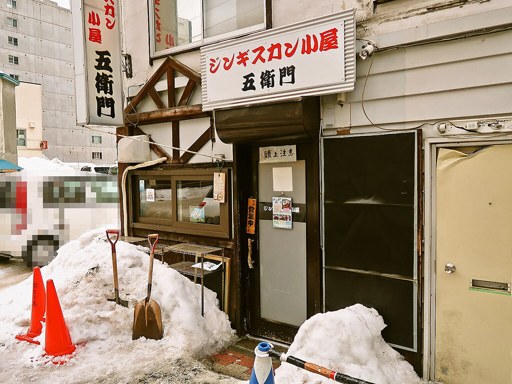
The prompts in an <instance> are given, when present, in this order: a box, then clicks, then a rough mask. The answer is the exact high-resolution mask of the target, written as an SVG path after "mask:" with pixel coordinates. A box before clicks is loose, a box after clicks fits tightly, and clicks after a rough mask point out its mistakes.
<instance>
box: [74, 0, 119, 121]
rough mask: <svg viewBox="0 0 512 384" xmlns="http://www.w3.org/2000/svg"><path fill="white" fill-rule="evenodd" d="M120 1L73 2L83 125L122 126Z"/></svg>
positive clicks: (80, 115) (77, 75) (79, 96)
mask: <svg viewBox="0 0 512 384" xmlns="http://www.w3.org/2000/svg"><path fill="white" fill-rule="evenodd" d="M119 1H120V0H83V2H82V3H81V5H82V7H81V8H80V9H76V8H77V7H79V6H80V2H78V1H72V2H71V3H72V6H73V10H72V13H73V31H74V43H75V81H76V93H77V124H80V125H105V126H121V125H123V98H122V84H121V47H120V35H119V24H120V15H119V7H118V3H119ZM75 15H79V16H78V17H75ZM77 45H78V46H77ZM80 48H82V49H80ZM80 50H81V51H82V52H80Z"/></svg>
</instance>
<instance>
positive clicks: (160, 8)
mask: <svg viewBox="0 0 512 384" xmlns="http://www.w3.org/2000/svg"><path fill="white" fill-rule="evenodd" d="M265 1H266V0H153V11H154V14H153V17H154V30H153V32H154V44H155V46H154V48H155V51H157V52H158V51H162V50H165V49H169V48H173V47H178V46H183V45H186V44H189V43H193V42H198V43H201V42H202V41H203V39H206V38H213V37H216V36H220V35H225V34H230V33H231V35H230V37H231V36H232V35H234V34H236V31H240V33H243V32H242V30H244V29H247V28H251V27H255V26H261V28H263V26H264V23H265Z"/></svg>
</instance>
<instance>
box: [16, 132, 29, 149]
mask: <svg viewBox="0 0 512 384" xmlns="http://www.w3.org/2000/svg"><path fill="white" fill-rule="evenodd" d="M16 145H17V146H18V147H26V146H27V130H26V129H17V130H16Z"/></svg>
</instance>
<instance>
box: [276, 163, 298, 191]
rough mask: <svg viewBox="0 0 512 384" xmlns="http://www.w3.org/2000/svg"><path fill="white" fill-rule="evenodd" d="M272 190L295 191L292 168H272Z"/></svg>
mask: <svg viewBox="0 0 512 384" xmlns="http://www.w3.org/2000/svg"><path fill="white" fill-rule="evenodd" d="M272 189H273V190H274V191H281V192H290V191H293V171H292V167H275V168H272Z"/></svg>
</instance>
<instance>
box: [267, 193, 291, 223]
mask: <svg viewBox="0 0 512 384" xmlns="http://www.w3.org/2000/svg"><path fill="white" fill-rule="evenodd" d="M272 227H274V228H282V229H292V199H291V198H290V197H282V196H280V197H273V198H272Z"/></svg>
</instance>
